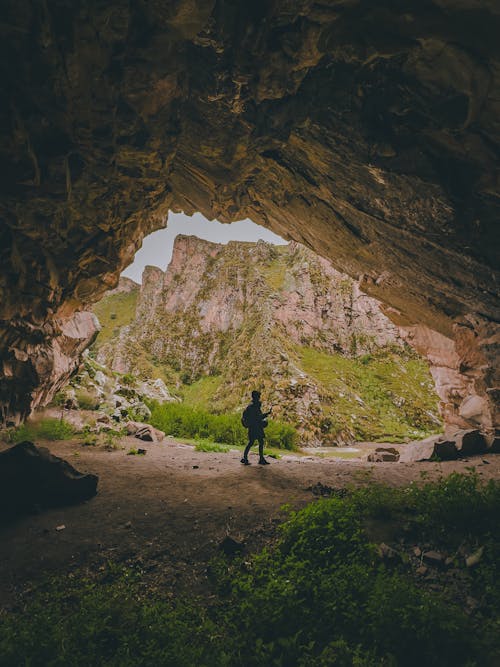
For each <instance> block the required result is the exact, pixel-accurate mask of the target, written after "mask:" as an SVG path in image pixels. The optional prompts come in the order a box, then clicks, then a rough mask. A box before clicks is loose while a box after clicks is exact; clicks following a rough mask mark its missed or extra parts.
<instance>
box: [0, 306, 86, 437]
mask: <svg viewBox="0 0 500 667" xmlns="http://www.w3.org/2000/svg"><path fill="white" fill-rule="evenodd" d="M98 332H99V322H98V320H97V318H96V317H95V315H94V314H93V313H91V312H86V311H82V312H76V313H74V314H73V315H72V316H71V317H68V318H65V319H61V320H55V321H54V322H53V323H52V324H50V325H49V324H46V325H45V326H44V327H43V328H42V329H41V330H37V329H36V328H33V329H31V330H29V331H27V333H26V336H25V337H19V338H17V339H16V340H14V341H13V342H12V344H11V345H10V347H9V355H8V358H7V359H4V361H3V379H2V381H1V382H0V418H1V420H2V421H3V422H4V423H6V424H18V423H19V421H20V420H21V419H23V418H24V417H26V416H27V415H28V414H29V412H30V411H31V410H32V409H34V408H36V407H38V406H40V405H45V404H47V403H48V402H49V401H50V400H51V399H52V398H53V396H54V394H55V393H56V392H57V391H58V390H59V389H60V388H61V387H62V386H64V385H65V384H66V383H67V381H68V380H69V378H70V377H71V375H72V374H73V373H74V372H75V370H76V369H77V368H78V366H79V365H80V355H81V354H82V353H83V351H84V350H85V349H86V348H87V347H88V346H89V345H91V344H92V342H93V340H94V339H95V337H96V335H97V334H98Z"/></svg>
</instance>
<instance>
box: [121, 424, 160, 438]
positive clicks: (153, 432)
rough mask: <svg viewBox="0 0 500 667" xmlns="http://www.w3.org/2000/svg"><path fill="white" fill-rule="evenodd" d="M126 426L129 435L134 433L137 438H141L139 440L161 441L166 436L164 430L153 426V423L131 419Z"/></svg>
mask: <svg viewBox="0 0 500 667" xmlns="http://www.w3.org/2000/svg"><path fill="white" fill-rule="evenodd" d="M126 428H127V433H128V434H129V435H133V436H135V437H136V438H139V440H144V441H146V442H161V441H162V440H163V438H164V437H165V433H163V431H160V430H159V429H157V428H155V427H154V426H151V424H143V423H142V422H133V421H129V422H127V425H126Z"/></svg>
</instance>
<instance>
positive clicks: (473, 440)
mask: <svg viewBox="0 0 500 667" xmlns="http://www.w3.org/2000/svg"><path fill="white" fill-rule="evenodd" d="M452 439H453V441H454V442H455V447H456V448H457V451H458V452H459V454H460V455H461V456H469V455H473V454H482V453H483V452H485V451H486V440H485V439H484V435H483V434H482V433H481V432H480V431H479V430H477V429H469V430H461V431H457V433H455V434H454V435H453V437H452Z"/></svg>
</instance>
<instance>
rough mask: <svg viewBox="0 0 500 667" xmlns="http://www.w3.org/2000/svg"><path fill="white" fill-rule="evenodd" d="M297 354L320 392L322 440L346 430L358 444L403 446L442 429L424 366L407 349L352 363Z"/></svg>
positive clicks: (309, 350)
mask: <svg viewBox="0 0 500 667" xmlns="http://www.w3.org/2000/svg"><path fill="white" fill-rule="evenodd" d="M297 355H298V358H299V360H300V365H301V367H302V368H303V369H304V372H305V373H307V375H308V376H310V377H312V378H314V379H315V381H316V382H317V383H318V386H319V387H320V391H321V401H322V404H323V414H324V418H323V422H322V430H323V432H324V433H325V435H326V434H328V433H336V432H338V431H342V430H344V431H351V432H353V433H354V436H355V437H356V439H358V440H373V441H375V442H377V441H380V442H384V441H385V442H390V441H393V442H398V441H399V442H401V440H404V439H408V438H409V439H412V440H414V439H418V438H424V437H426V436H427V435H428V434H429V433H431V432H435V431H439V430H440V427H441V423H440V421H439V420H438V419H437V418H436V413H437V407H438V406H437V396H436V395H435V393H434V386H433V382H432V378H431V377H430V375H429V369H428V367H427V364H426V363H425V362H424V361H423V360H422V359H419V358H418V357H417V356H416V354H412V353H411V352H410V350H408V349H407V348H405V349H401V348H396V347H392V348H383V349H379V350H377V351H376V352H374V353H372V354H366V355H363V356H361V357H355V358H350V357H346V356H344V355H341V354H326V353H325V352H321V351H319V350H315V349H312V348H306V347H302V348H297Z"/></svg>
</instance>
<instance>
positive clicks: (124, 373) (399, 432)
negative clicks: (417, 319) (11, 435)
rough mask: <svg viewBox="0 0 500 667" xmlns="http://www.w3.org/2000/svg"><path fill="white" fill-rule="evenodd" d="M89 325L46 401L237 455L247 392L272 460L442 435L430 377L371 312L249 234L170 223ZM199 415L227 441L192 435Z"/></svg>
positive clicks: (320, 269)
mask: <svg viewBox="0 0 500 667" xmlns="http://www.w3.org/2000/svg"><path fill="white" fill-rule="evenodd" d="M93 312H94V313H95V314H96V315H97V317H98V319H99V321H100V323H101V327H102V328H101V331H100V333H99V334H98V336H97V339H96V340H95V342H94V343H93V344H92V346H91V347H90V350H89V352H88V353H87V354H86V357H85V362H84V367H83V369H81V370H80V372H79V373H78V374H77V376H76V377H75V378H73V380H72V381H71V384H70V386H69V387H68V388H66V389H65V390H63V391H62V392H61V393H60V394H59V395H58V397H57V398H56V400H57V401H59V402H60V403H61V404H65V403H67V402H69V403H70V404H71V402H72V401H74V403H75V407H76V406H78V407H80V408H81V407H86V408H91V407H95V406H99V408H100V411H101V412H102V411H103V410H104V412H105V413H107V414H108V416H111V417H112V419H113V420H116V421H117V423H120V424H124V423H125V422H126V421H127V420H130V419H132V420H133V421H137V420H146V421H148V420H151V419H152V421H153V425H154V426H157V427H160V428H161V429H162V430H163V431H166V432H168V433H171V434H173V435H176V436H179V437H195V438H198V439H199V438H202V439H204V438H205V439H206V438H208V439H210V438H211V439H212V440H213V441H214V443H215V446H224V444H235V442H233V440H234V428H235V427H240V425H239V416H238V415H240V414H241V412H242V410H243V408H244V406H245V405H246V404H247V403H248V401H249V398H250V393H251V391H252V390H254V389H257V390H259V391H261V392H262V398H263V401H264V402H265V404H266V405H268V406H272V410H273V412H272V415H273V421H272V422H271V424H270V427H269V430H268V439H269V441H270V444H272V445H274V446H275V447H277V448H280V447H282V446H284V447H285V448H286V447H289V448H291V447H292V446H299V445H300V446H308V447H313V448H314V447H319V448H321V449H320V451H321V452H322V453H323V454H325V453H328V450H327V449H324V448H325V447H326V448H328V447H330V448H337V447H338V446H343V450H342V452H341V456H343V457H351V456H352V457H353V458H357V457H359V456H362V455H363V452H362V450H361V449H359V448H357V447H354V449H351V450H349V449H345V447H347V446H351V447H352V446H354V445H355V444H356V443H357V442H371V443H373V442H378V443H380V442H385V443H388V442H405V441H409V440H416V439H421V438H424V437H426V436H428V435H430V434H433V433H435V432H436V431H439V430H442V421H441V418H440V416H439V410H438V397H437V396H436V394H435V390H434V384H433V380H432V377H431V375H430V374H429V369H428V364H427V362H426V361H425V360H423V359H422V358H421V357H420V356H419V355H418V354H417V353H416V352H415V351H414V350H412V349H411V348H410V347H409V345H408V344H407V342H406V336H405V333H404V332H403V331H402V330H400V329H399V328H398V327H397V326H396V325H395V324H393V323H392V322H391V321H390V320H389V319H388V318H387V317H386V315H385V314H384V313H383V312H382V311H381V309H380V303H379V302H378V301H376V300H375V299H373V298H371V297H369V296H367V295H366V294H364V293H363V292H361V290H360V289H359V285H358V283H357V281H355V280H353V279H352V278H350V277H349V276H347V275H346V274H342V273H340V272H338V271H337V270H335V269H334V268H333V267H332V265H331V264H330V262H329V261H328V260H326V259H324V258H321V257H319V256H318V255H317V254H316V253H315V252H313V251H312V250H310V249H308V248H306V247H305V246H304V245H302V244H299V243H296V242H290V243H287V242H286V241H285V240H284V239H282V238H281V237H279V236H277V235H276V234H274V233H272V232H270V231H269V230H267V229H265V228H263V227H262V226H259V225H256V224H254V223H252V222H251V221H249V220H244V221H240V222H236V223H232V224H221V223H219V222H217V221H214V222H208V221H207V220H206V219H205V218H204V217H203V216H201V215H200V214H197V215H194V216H193V217H187V216H184V215H182V214H173V215H171V217H170V218H169V221H168V225H167V227H166V228H165V229H162V230H160V231H157V232H154V233H153V234H151V235H150V236H149V237H147V238H146V239H145V240H144V243H143V246H142V248H141V249H140V250H139V251H138V252H137V254H136V257H135V259H134V262H133V263H132V264H131V265H130V266H129V267H128V268H127V269H126V270H125V271H124V272H123V273H122V276H121V278H120V282H119V284H118V286H117V287H116V288H114V289H113V290H111V291H110V292H108V293H107V294H106V295H105V296H104V298H102V299H101V300H100V301H99V302H98V303H96V304H95V305H94V306H93ZM151 400H153V401H159V402H160V403H162V404H164V407H162V406H159V405H158V406H157V405H155V406H154V407H152V406H151V405H150V401H151ZM151 410H152V411H153V416H152V417H151ZM206 414H210V415H214V416H220V417H221V418H228V419H230V420H232V421H234V424H233V425H232V428H233V432H231V433H225V432H223V431H218V430H217V429H218V428H219V427H215V426H214V427H213V428H209V427H208V426H206V427H205V426H204V427H200V425H199V423H195V422H199V421H200V420H203V419H205V418H206ZM181 417H183V418H185V420H186V419H188V421H189V420H190V421H189V423H187V422H183V424H182V425H181V421H182V420H181V421H180V418H181ZM214 418H216V417H214ZM205 431H206V432H205ZM244 437H245V435H244V433H243V431H242V429H241V428H238V438H240V439H244ZM240 444H241V443H240ZM311 451H312V450H311ZM330 453H331V454H332V455H333V453H337V454H338V453H339V452H336V451H332V452H330Z"/></svg>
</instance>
